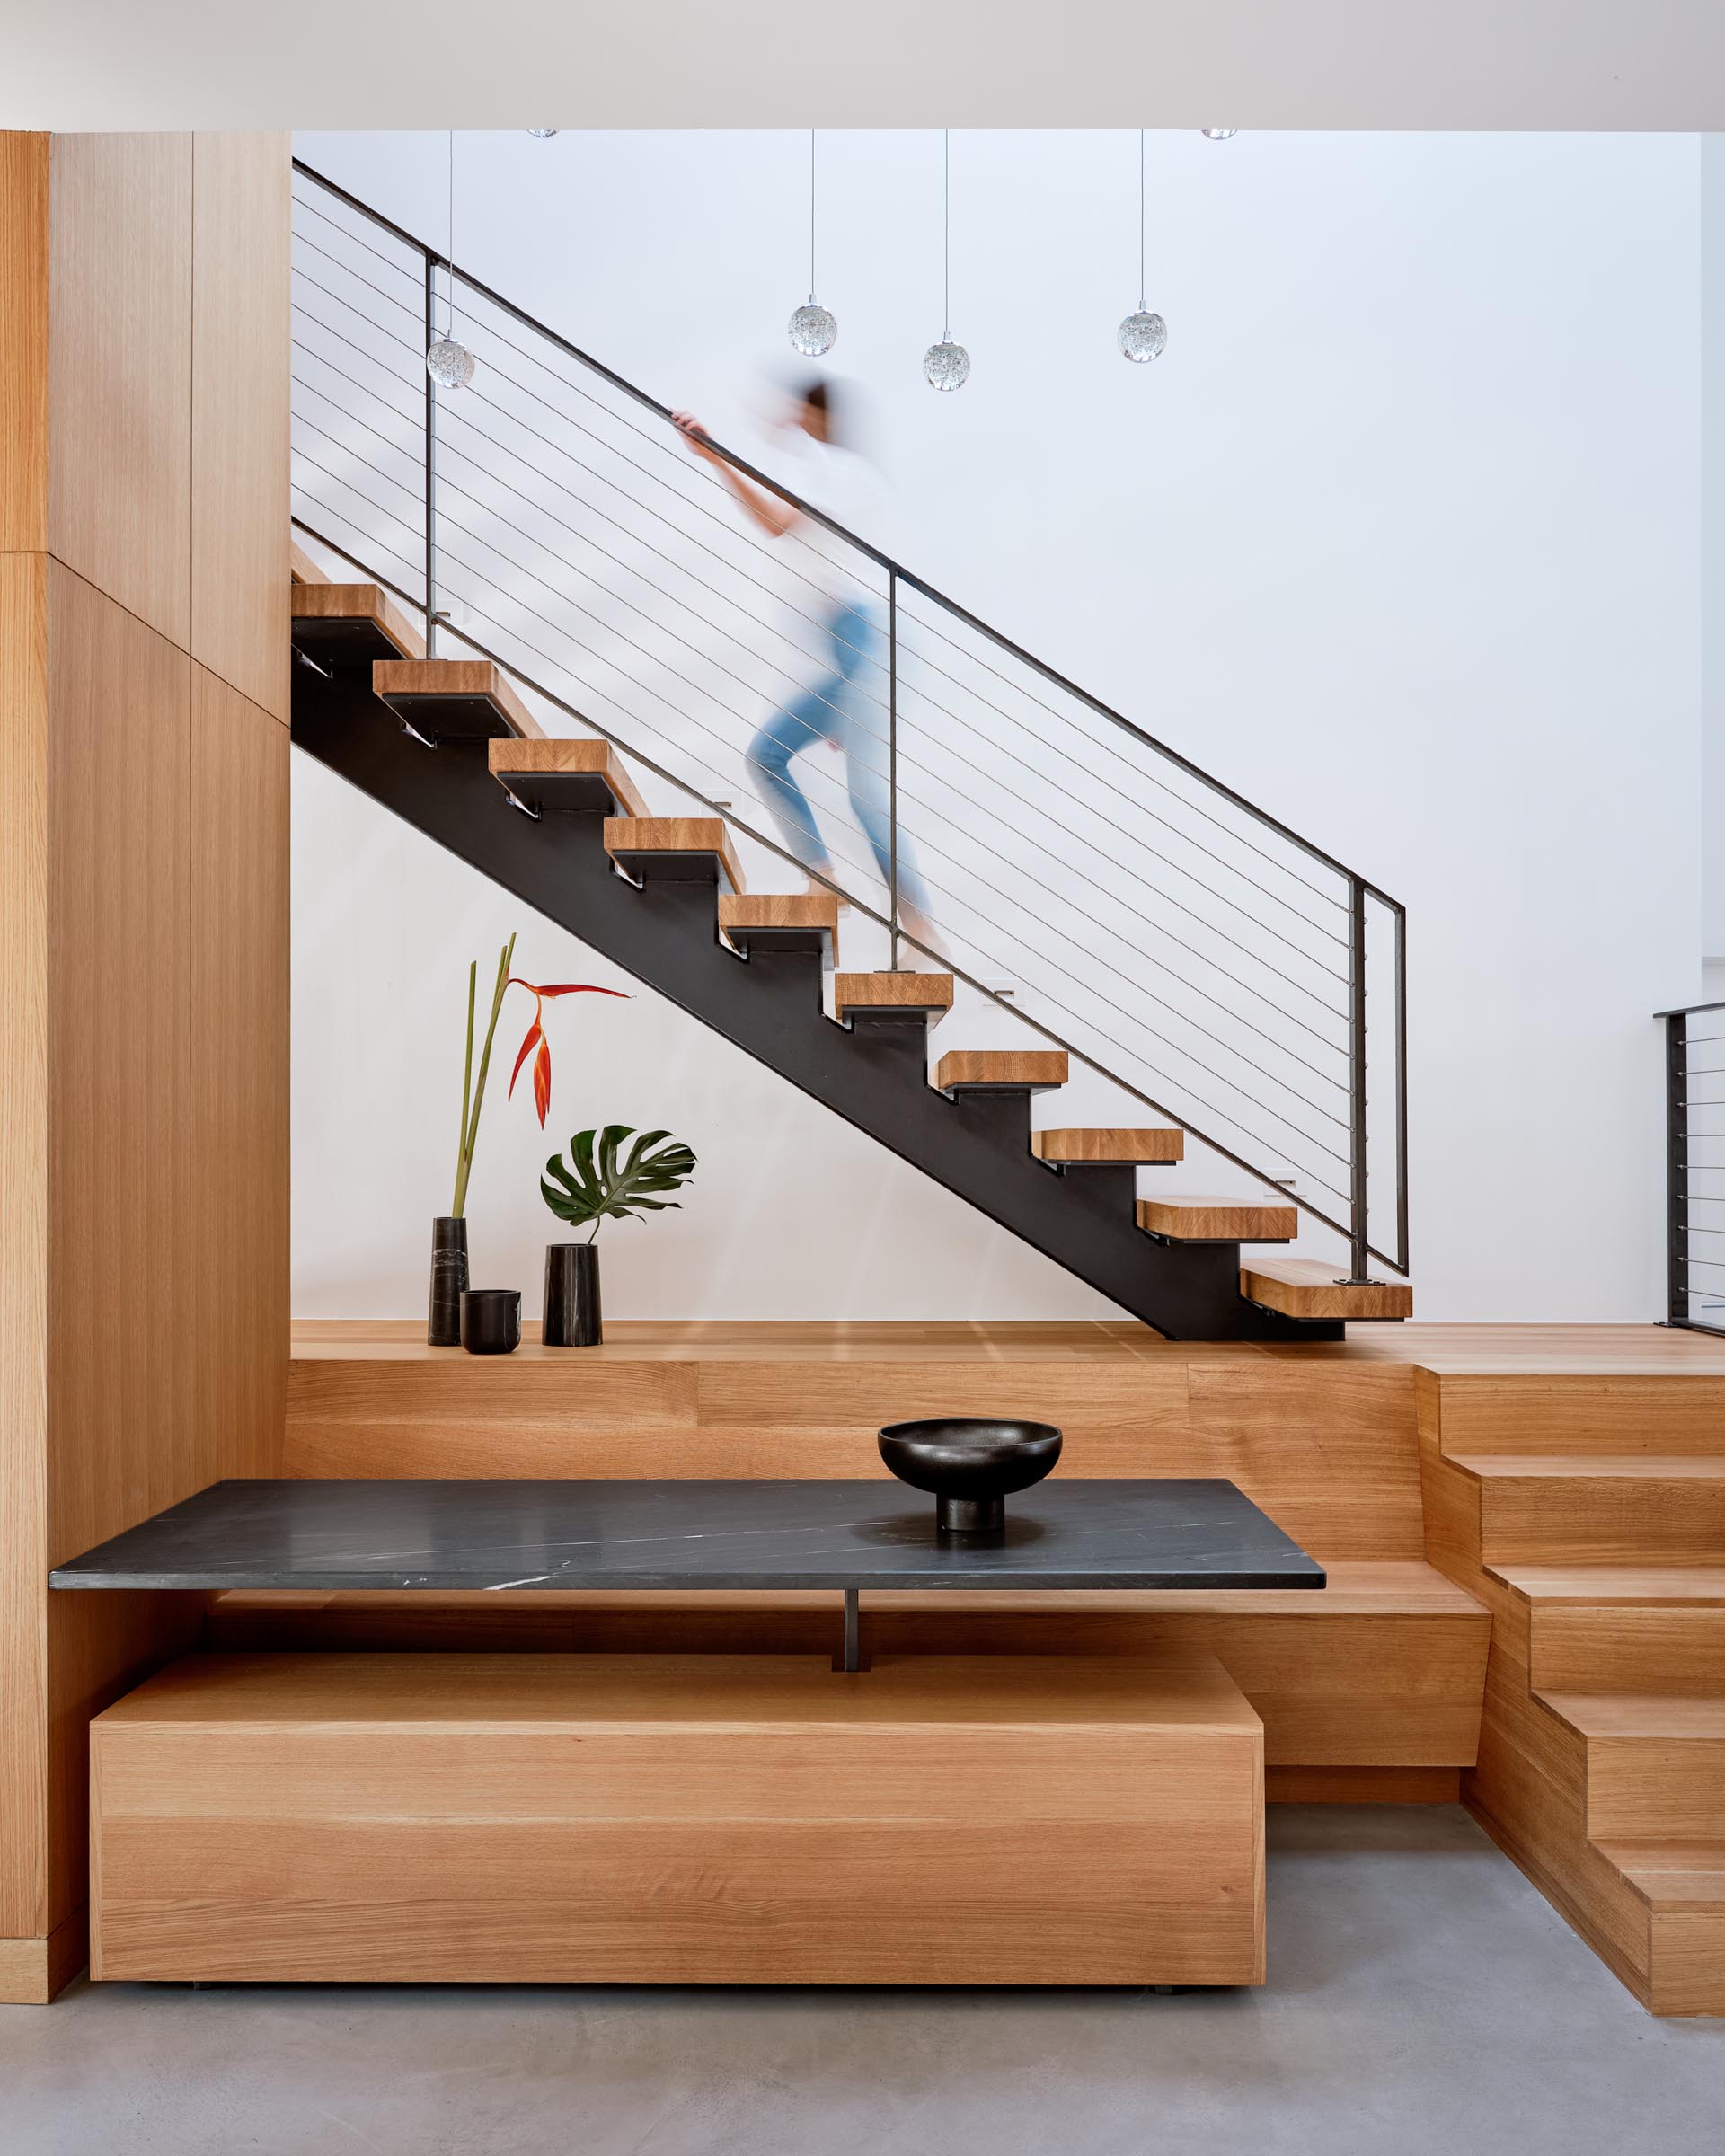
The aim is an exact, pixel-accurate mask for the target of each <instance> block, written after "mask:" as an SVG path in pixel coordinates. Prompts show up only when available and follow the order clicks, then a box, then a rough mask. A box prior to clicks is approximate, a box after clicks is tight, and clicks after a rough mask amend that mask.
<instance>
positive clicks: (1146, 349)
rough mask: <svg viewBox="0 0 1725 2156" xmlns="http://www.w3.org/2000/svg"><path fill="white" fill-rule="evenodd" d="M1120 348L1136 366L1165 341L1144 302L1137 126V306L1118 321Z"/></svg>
mask: <svg viewBox="0 0 1725 2156" xmlns="http://www.w3.org/2000/svg"><path fill="white" fill-rule="evenodd" d="M1119 334H1120V350H1121V351H1122V352H1123V353H1124V354H1125V356H1126V357H1127V358H1128V359H1130V360H1132V361H1133V362H1134V363H1135V364H1137V365H1140V366H1141V365H1142V364H1143V363H1144V362H1145V361H1146V359H1155V358H1160V357H1161V355H1162V351H1163V347H1164V346H1165V345H1166V344H1167V342H1168V324H1167V323H1165V322H1164V321H1163V319H1162V317H1161V315H1160V314H1146V311H1145V305H1144V129H1143V128H1139V129H1138V309H1137V314H1128V316H1127V318H1126V320H1125V321H1124V322H1123V323H1121V324H1120V332H1119Z"/></svg>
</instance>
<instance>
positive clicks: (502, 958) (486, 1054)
mask: <svg viewBox="0 0 1725 2156" xmlns="http://www.w3.org/2000/svg"><path fill="white" fill-rule="evenodd" d="M514 957H515V938H514V937H513V936H511V937H510V938H509V941H508V942H507V943H506V944H505V945H504V946H503V949H502V950H501V951H500V954H499V956H498V961H497V986H496V987H495V988H494V989H493V990H492V992H491V1023H490V1025H488V1026H487V1027H486V1029H485V1047H484V1049H483V1052H482V1054H481V1056H480V1058H479V1082H478V1084H477V1085H475V1086H474V1088H473V1118H472V1120H471V1121H470V1122H469V1124H468V1126H467V1135H466V1140H465V1143H464V1145H463V1147H462V1178H461V1182H460V1184H459V1186H458V1188H457V1195H458V1196H459V1197H460V1198H461V1200H462V1202H463V1204H465V1203H466V1198H467V1177H468V1175H469V1174H470V1173H471V1172H472V1170H473V1148H474V1147H475V1146H476V1145H477V1144H478V1143H479V1111H480V1109H482V1108H483V1107H484V1105H485V1080H486V1076H487V1074H489V1072H490V1070H491V1040H492V1038H493V1036H494V1035H495V1034H496V1031H497V1021H498V1018H499V1016H500V1013H501V1012H502V1009H503V992H504V990H505V989H506V988H507V987H508V986H509V964H510V961H511V959H513V958H514Z"/></svg>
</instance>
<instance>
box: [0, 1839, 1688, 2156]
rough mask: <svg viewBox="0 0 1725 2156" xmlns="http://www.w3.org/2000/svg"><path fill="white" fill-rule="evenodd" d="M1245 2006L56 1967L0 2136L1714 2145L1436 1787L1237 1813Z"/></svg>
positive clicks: (561, 2142)
mask: <svg viewBox="0 0 1725 2156" xmlns="http://www.w3.org/2000/svg"><path fill="white" fill-rule="evenodd" d="M1269 1834H1270V1850H1271V1857H1270V1872H1269V1925H1270V1932H1269V1938H1270V1948H1269V1984H1268V1986H1267V1987H1266V1988H1265V1989H1264V1990H1263V1991H1261V1992H1223V1993H1185V1994H1178V1995H1175V1996H1173V1997H1170V1998H1162V1997H1156V1996H1154V1995H1152V1994H1148V1993H1117V1992H1076V1991H1069V1992H1055V1993H1040V1992H894V1991H878V1992H849V1991H845V1992H841V1991H830V1992H794V1991H778V1990H759V1989H756V1990H748V1991H740V1992H717V1993H714V1992H697V1991H648V1990H621V1989H606V1990H561V1991H560V1990H526V1991H523V1990H513V1989H493V1990H474V1989H464V1988H457V1987H453V1986H452V1987H449V1988H447V1989H443V1988H434V1989H429V1990H428V1989H423V1988H420V1989H407V1988H383V1989H361V1988H357V1987H348V1986H327V1987H305V1988H293V1987H288V1986H281V1987H274V1986H272V1987H269V1988H250V1987H242V1986H237V1985H236V1986H231V1987H228V1986H223V1987H216V1988H212V1989H208V1990H203V1991H191V1990H188V1989H182V1988H175V1987H171V1986H147V1985H130V1984H114V1985H104V1986H101V1987H98V1988H92V1987H90V1986H88V1985H84V1984H80V1985H79V1986H78V1987H77V1988H76V1989H75V1991H74V1992H73V1993H70V1994H68V1996H67V1997H66V1999H64V2000H63V2001H61V2002H60V2003H59V2004H58V2005H57V2006H55V2007H51V2008H47V2009H43V2008H38V2007H7V2008H0V2145H4V2149H5V2150H6V2152H7V2156H61V2152H67V2156H70V2152H74V2151H75V2152H78V2156H84V2152H87V2151H89V2150H91V2149H93V2148H101V2149H111V2150H115V2151H119V2152H123V2156H238V2152H257V2156H310V2152H313V2151H315V2152H318V2156H326V2152H339V2151H342V2150H349V2149H350V2150H354V2151H356V2152H365V2151H371V2152H385V2156H542V2152H543V2156H553V2152H554V2156H569V2152H571V2151H575V2152H579V2156H1048V2152H1057V2156H1147V2152H1151V2151H1160V2150H1167V2151H1171V2152H1181V2156H1619V2152H1622V2151H1623V2150H1640V2151H1646V2152H1649V2156H1719V2152H1720V2150H1721V2146H1725V2022H1684V2021H1658V2020H1654V2019H1651V2018H1650V2016H1648V2015H1647V2014H1645V2013H1644V2012H1643V2011H1642V2010H1641V2008H1640V2007H1639V2006H1638V2005H1637V2004H1636V2003H1635V2001H1633V2000H1632V1998H1631V1997H1630V1996H1629V1994H1628V1993H1626V1992H1625V1991H1623V1989H1622V1987H1621V1986H1620V1985H1619V1984H1617V1983H1616V1981H1615V1979H1614V1978H1613V1977H1612V1976H1611V1975H1609V1974H1608V1973H1607V1972H1606V1969H1605V1968H1603V1967H1602V1966H1601V1965H1600V1964H1599V1963H1598V1962H1597V1960H1596V1959H1595V1958H1594V1957H1593V1955H1592V1954H1591V1953H1590V1952H1589V1951H1588V1948H1586V1947H1584V1946H1583V1945H1582V1944H1581V1942H1580V1940H1578V1939H1577V1938H1575V1936H1574V1935H1573V1934H1572V1933H1571V1932H1570V1931H1569V1929H1568V1927H1567V1926H1566V1925H1565V1924H1564V1923H1563V1922H1562V1920H1561V1918H1560V1917H1559V1916H1557V1914H1556V1913H1554V1912H1553V1910H1552V1909H1551V1908H1550V1907H1549V1906H1548V1905H1547V1904H1545V1902H1544V1900H1542V1898H1541V1897H1540V1895H1538V1894H1536V1893H1535V1890H1534V1889H1533V1887H1531V1886H1529V1885H1528V1884H1527V1883H1526V1880H1524V1879H1523V1878H1521V1877H1520V1875H1519V1874H1518V1873H1517V1871H1516V1870H1515V1869H1513V1867H1512V1866H1510V1865H1509V1864H1508V1862H1507V1861H1506V1860H1505V1859H1504V1858H1502V1857H1501V1856H1500V1855H1499V1853H1498V1852H1497V1851H1495V1850H1494V1849H1492V1848H1491V1845H1490V1844H1489V1843H1488V1842H1486V1841H1485V1839H1484V1837H1483V1836H1482V1834H1481V1833H1479V1832H1478V1830H1477V1829H1476V1828H1475V1827H1474V1826H1473V1824H1472V1822H1471V1821H1470V1820H1469V1819H1468V1818H1467V1817H1466V1816H1465V1815H1464V1814H1463V1813H1461V1812H1460V1811H1457V1810H1454V1809H1450V1808H1447V1807H1379V1808H1372V1809H1366V1808H1354V1809H1345V1808H1340V1807H1335V1808H1322V1809H1318V1808H1314V1809H1305V1808H1290V1809H1286V1810H1273V1811H1272V1812H1271V1814H1270V1829H1269Z"/></svg>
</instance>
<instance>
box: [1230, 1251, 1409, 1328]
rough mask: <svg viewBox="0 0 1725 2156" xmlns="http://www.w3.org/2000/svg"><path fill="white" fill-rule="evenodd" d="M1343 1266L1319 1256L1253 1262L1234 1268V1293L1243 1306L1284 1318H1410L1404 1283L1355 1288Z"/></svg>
mask: <svg viewBox="0 0 1725 2156" xmlns="http://www.w3.org/2000/svg"><path fill="white" fill-rule="evenodd" d="M1345 1270H1346V1268H1345V1267H1344V1266H1342V1265H1341V1264H1340V1263H1337V1262H1334V1261H1330V1262H1326V1261H1325V1260H1324V1259H1321V1258H1255V1259H1253V1260H1252V1263H1251V1264H1250V1265H1247V1266H1243V1267H1242V1268H1241V1270H1240V1293H1241V1294H1243V1296H1244V1297H1245V1298H1246V1300H1247V1302H1248V1303H1258V1304H1259V1305H1260V1307H1261V1308H1262V1309H1264V1310H1276V1311H1279V1312H1281V1313H1282V1315H1283V1316H1284V1317H1286V1318H1330V1319H1335V1318H1342V1319H1346V1320H1347V1321H1349V1322H1350V1323H1354V1322H1364V1321H1368V1320H1384V1319H1402V1318H1411V1316H1412V1315H1413V1288H1412V1286H1411V1284H1410V1283H1409V1282H1408V1281H1406V1280H1394V1279H1389V1280H1381V1281H1368V1282H1367V1283H1366V1284H1365V1285H1364V1286H1354V1285H1353V1284H1352V1283H1351V1282H1349V1281H1347V1280H1346V1279H1345V1278H1343V1277H1342V1276H1343V1274H1344V1273H1345Z"/></svg>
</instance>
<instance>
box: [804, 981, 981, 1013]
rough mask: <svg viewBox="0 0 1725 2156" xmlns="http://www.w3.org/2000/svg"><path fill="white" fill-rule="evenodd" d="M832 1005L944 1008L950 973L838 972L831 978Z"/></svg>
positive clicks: (948, 1000) (947, 1007)
mask: <svg viewBox="0 0 1725 2156" xmlns="http://www.w3.org/2000/svg"><path fill="white" fill-rule="evenodd" d="M833 1007H834V1009H835V1010H836V1011H837V1012H838V1013H839V1015H840V1017H843V1016H844V1014H845V1012H847V1011H912V1012H945V1011H950V1010H951V1008H952V976H951V974H950V973H841V974H839V975H837V976H836V977H835V979H834V982H833Z"/></svg>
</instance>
